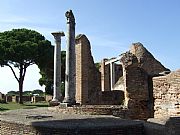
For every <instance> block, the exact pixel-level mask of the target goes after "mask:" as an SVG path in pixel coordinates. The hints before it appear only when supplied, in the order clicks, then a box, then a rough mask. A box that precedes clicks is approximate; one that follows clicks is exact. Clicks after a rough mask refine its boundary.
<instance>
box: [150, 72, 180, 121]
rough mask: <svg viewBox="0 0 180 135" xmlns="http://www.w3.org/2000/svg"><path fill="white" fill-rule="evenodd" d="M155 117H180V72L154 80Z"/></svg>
mask: <svg viewBox="0 0 180 135" xmlns="http://www.w3.org/2000/svg"><path fill="white" fill-rule="evenodd" d="M153 96H154V111H155V112H154V117H155V118H159V117H165V116H180V70H178V71H174V72H171V73H170V74H168V75H166V76H160V77H154V78H153Z"/></svg>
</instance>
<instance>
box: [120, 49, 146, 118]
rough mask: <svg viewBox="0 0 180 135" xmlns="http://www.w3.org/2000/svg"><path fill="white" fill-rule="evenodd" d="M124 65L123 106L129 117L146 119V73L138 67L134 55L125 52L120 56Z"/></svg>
mask: <svg viewBox="0 0 180 135" xmlns="http://www.w3.org/2000/svg"><path fill="white" fill-rule="evenodd" d="M121 62H122V63H123V67H124V73H123V75H124V83H125V106H127V108H128V109H129V113H130V114H129V115H130V117H131V118H138V119H143V118H144V119H147V118H148V117H149V109H148V100H149V92H148V75H147V74H146V72H145V71H144V70H143V69H141V68H139V67H138V60H137V57H136V56H135V55H133V54H132V53H130V52H127V53H125V54H124V55H123V57H122V58H121Z"/></svg>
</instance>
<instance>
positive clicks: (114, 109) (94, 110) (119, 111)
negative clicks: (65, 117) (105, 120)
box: [49, 105, 127, 118]
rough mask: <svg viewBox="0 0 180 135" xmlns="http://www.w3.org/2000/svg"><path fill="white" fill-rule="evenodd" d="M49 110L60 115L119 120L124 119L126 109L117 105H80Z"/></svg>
mask: <svg viewBox="0 0 180 135" xmlns="http://www.w3.org/2000/svg"><path fill="white" fill-rule="evenodd" d="M49 109H50V110H54V111H57V112H60V113H70V114H83V115H117V116H119V117H121V118H125V117H126V116H125V114H126V112H127V109H125V108H123V106H119V105H117V106H116V105H82V106H74V107H67V108H63V107H62V106H61V107H58V106H57V107H52V108H49Z"/></svg>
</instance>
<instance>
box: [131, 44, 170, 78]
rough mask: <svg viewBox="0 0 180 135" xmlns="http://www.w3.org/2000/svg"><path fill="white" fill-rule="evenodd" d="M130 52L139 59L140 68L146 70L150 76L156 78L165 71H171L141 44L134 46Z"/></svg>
mask: <svg viewBox="0 0 180 135" xmlns="http://www.w3.org/2000/svg"><path fill="white" fill-rule="evenodd" d="M130 52H131V53H132V54H134V55H135V56H136V57H137V59H138V63H139V67H140V68H142V69H144V70H145V71H146V72H147V73H148V75H150V76H156V75H158V74H159V73H161V72H163V71H167V70H169V69H167V68H165V67H164V66H163V65H162V64H161V63H160V62H159V61H158V60H156V59H155V58H154V56H153V55H152V54H151V53H150V52H149V51H148V50H147V49H146V48H145V47H144V46H143V45H142V44H141V43H139V42H138V43H133V44H132V46H131V47H130Z"/></svg>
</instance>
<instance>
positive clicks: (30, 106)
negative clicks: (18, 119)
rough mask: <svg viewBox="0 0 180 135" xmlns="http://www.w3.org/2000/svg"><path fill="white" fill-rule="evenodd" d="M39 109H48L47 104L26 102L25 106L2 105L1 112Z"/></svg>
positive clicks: (15, 104) (0, 106) (16, 104)
mask: <svg viewBox="0 0 180 135" xmlns="http://www.w3.org/2000/svg"><path fill="white" fill-rule="evenodd" d="M37 107H48V103H47V102H38V103H30V102H26V103H24V104H18V103H12V102H10V103H0V112H1V111H8V110H15V109H33V108H37Z"/></svg>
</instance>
